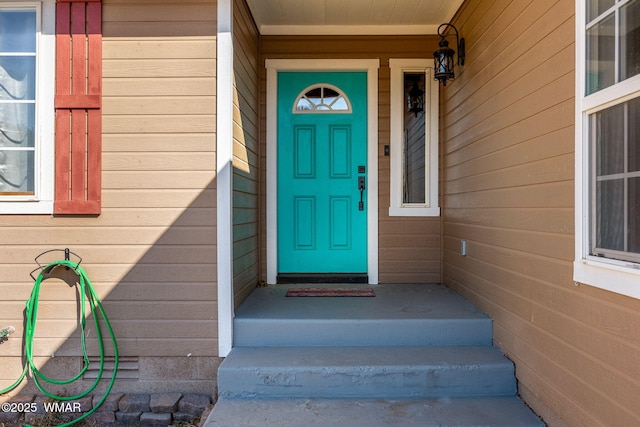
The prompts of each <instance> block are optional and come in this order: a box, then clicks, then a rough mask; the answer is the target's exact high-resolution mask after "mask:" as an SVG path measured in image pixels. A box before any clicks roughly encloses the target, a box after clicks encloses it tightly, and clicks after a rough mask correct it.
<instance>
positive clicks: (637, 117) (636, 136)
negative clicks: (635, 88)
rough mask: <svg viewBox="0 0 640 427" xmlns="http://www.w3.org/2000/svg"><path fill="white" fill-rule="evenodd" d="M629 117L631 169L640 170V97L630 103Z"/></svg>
mask: <svg viewBox="0 0 640 427" xmlns="http://www.w3.org/2000/svg"><path fill="white" fill-rule="evenodd" d="M628 105H629V106H628V111H629V112H628V114H629V119H628V120H627V127H628V128H629V171H630V172H636V171H640V98H636V99H634V100H633V101H630V102H629V104H628Z"/></svg>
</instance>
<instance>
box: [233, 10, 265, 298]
mask: <svg viewBox="0 0 640 427" xmlns="http://www.w3.org/2000/svg"><path fill="white" fill-rule="evenodd" d="M258 49H259V40H258V30H257V28H256V26H255V23H254V22H253V18H252V17H251V13H250V12H249V8H248V7H247V5H246V2H245V1H244V0H237V1H235V2H234V12H233V52H234V64H233V70H234V94H235V95H234V99H233V101H234V114H233V116H234V120H233V205H234V206H233V284H234V294H235V295H234V296H235V298H234V302H235V305H236V307H237V306H238V305H240V304H241V303H242V301H244V299H245V298H246V297H247V296H248V295H249V293H250V292H251V291H252V290H253V289H254V288H255V286H256V284H257V283H258V280H259V272H258V271H259V268H260V244H259V237H258V232H259V225H258V224H259V220H260V219H259V214H258V212H259V197H258V190H259V180H260V175H259V163H260V154H259V153H260V147H259V143H258V140H259V120H258V94H259V92H260V91H259V90H258V82H259V71H258V67H259V64H258Z"/></svg>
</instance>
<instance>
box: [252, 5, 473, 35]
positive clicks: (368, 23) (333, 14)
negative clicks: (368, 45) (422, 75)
mask: <svg viewBox="0 0 640 427" xmlns="http://www.w3.org/2000/svg"><path fill="white" fill-rule="evenodd" d="M463 1H464V0H247V3H248V4H249V8H250V9H251V13H252V14H253V18H254V19H255V21H256V25H257V26H258V29H259V31H260V34H263V35H381V34H386V35H392V34H397V35H402V34H436V31H437V29H438V26H439V25H440V24H442V23H444V22H449V21H450V20H451V19H452V18H453V15H454V14H455V13H456V11H457V10H458V8H459V7H460V5H461V4H462V2H463Z"/></svg>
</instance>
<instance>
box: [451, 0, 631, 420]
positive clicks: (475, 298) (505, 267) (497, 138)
mask: <svg viewBox="0 0 640 427" xmlns="http://www.w3.org/2000/svg"><path fill="white" fill-rule="evenodd" d="M574 13H575V12H574V2H573V1H571V0H560V1H558V0H542V1H535V2H533V1H526V2H524V1H523V2H518V1H511V0H498V1H489V0H468V1H466V2H465V3H464V5H463V7H462V8H461V10H460V11H459V13H458V15H457V17H456V18H455V20H454V24H455V25H456V26H457V27H458V29H459V30H460V34H461V36H462V37H465V39H466V42H467V59H466V62H465V65H464V67H459V68H458V69H457V73H458V75H457V77H456V80H455V81H454V82H452V83H451V84H448V85H447V87H446V89H445V90H444V91H443V92H442V95H441V103H442V111H441V115H442V123H443V126H442V137H443V141H444V145H443V152H444V154H443V156H444V158H443V162H444V167H443V174H444V183H443V194H444V203H443V205H444V210H443V220H444V224H443V227H444V279H445V283H446V284H447V285H449V286H451V287H452V288H454V289H455V290H457V291H458V292H460V293H461V294H462V295H463V296H465V297H466V298H468V299H469V300H470V301H471V302H473V303H474V304H476V305H478V306H479V307H480V308H481V309H483V310H485V311H486V312H487V313H488V314H489V315H490V316H491V317H492V318H493V319H494V329H495V342H496V344H497V345H498V346H500V348H501V349H502V350H503V351H505V352H506V354H507V356H508V357H510V358H511V359H513V360H514V361H515V363H516V373H517V377H518V380H519V386H520V392H521V394H522V395H523V397H524V398H525V399H526V400H527V402H528V403H529V404H530V405H532V406H533V409H534V410H535V411H536V412H537V413H538V414H540V415H542V416H543V417H544V418H545V421H546V422H548V423H549V425H551V426H556V425H558V426H560V425H571V426H614V425H615V426H635V425H640V406H638V396H640V365H639V364H638V360H640V335H639V331H640V301H638V300H634V299H631V298H627V297H624V296H620V295H617V294H613V293H609V292H605V291H602V290H598V289H596V288H593V287H589V286H586V285H579V286H576V284H574V282H573V280H572V261H573V258H574V82H575V80H574V72H575V69H574V68H575V67H574V58H575V55H574V49H575V44H574V40H575V21H574ZM461 240H466V241H467V251H468V255H467V256H466V257H463V256H461V254H460V245H461V243H460V242H461Z"/></svg>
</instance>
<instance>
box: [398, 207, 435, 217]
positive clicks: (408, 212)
mask: <svg viewBox="0 0 640 427" xmlns="http://www.w3.org/2000/svg"><path fill="white" fill-rule="evenodd" d="M389 216H432V217H439V216H440V208H439V207H435V208H424V207H415V208H409V207H403V208H397V207H390V208H389Z"/></svg>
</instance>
